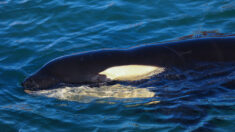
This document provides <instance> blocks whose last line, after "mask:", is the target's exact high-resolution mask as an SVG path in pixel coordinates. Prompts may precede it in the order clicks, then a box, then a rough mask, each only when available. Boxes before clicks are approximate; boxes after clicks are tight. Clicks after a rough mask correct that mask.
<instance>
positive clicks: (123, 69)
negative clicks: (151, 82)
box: [99, 65, 165, 81]
mask: <svg viewBox="0 0 235 132" xmlns="http://www.w3.org/2000/svg"><path fill="white" fill-rule="evenodd" d="M164 70H165V69H164V68H163V67H157V66H149V65H122V66H114V67H110V68H108V69H105V70H104V71H102V72H100V73H99V74H100V75H106V77H107V78H109V79H111V80H116V81H136V80H142V79H148V78H149V77H151V76H153V75H157V74H159V73H162V72H163V71H164Z"/></svg>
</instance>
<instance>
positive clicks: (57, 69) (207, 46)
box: [22, 37, 235, 91]
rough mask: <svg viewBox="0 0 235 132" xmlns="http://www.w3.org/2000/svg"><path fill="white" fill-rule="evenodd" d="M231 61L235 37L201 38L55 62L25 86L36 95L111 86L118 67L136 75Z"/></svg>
mask: <svg viewBox="0 0 235 132" xmlns="http://www.w3.org/2000/svg"><path fill="white" fill-rule="evenodd" d="M228 61H229V62H230V61H235V37H219V38H201V39H192V40H183V41H178V42H167V43H160V44H152V45H142V46H138V47H133V48H129V49H108V50H96V51H91V52H85V53H78V54H74V55H69V56H63V57H59V58H57V59H54V60H52V61H50V62H49V63H47V64H46V65H44V66H43V67H42V68H41V69H40V70H39V71H38V72H36V73H35V74H33V75H32V76H30V77H28V78H27V79H25V81H24V82H23V83H22V85H23V87H24V88H25V90H32V91H34V90H43V89H50V88H53V87H54V86H56V85H59V84H92V83H103V82H109V81H112V80H115V79H113V78H112V77H108V76H107V74H106V71H105V70H107V69H109V68H112V67H118V66H119V67H122V66H124V67H125V66H134V67H135V68H136V69H137V70H134V71H141V68H140V67H141V66H146V67H147V70H146V71H147V72H151V70H152V71H154V70H156V69H154V68H156V67H162V68H171V67H177V68H184V67H190V66H192V65H193V64H194V63H197V62H228ZM125 68H126V67H125ZM138 68H139V69H138ZM132 69H133V68H132ZM145 69H146V68H145ZM114 71H115V70H114ZM127 71H130V69H128V70H127ZM147 72H146V73H147ZM135 77H137V76H135ZM124 80H125V79H124ZM127 80H128V79H127Z"/></svg>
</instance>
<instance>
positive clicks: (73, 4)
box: [0, 0, 235, 132]
mask: <svg viewBox="0 0 235 132" xmlns="http://www.w3.org/2000/svg"><path fill="white" fill-rule="evenodd" d="M234 33H235V2H234V1H232V0H196V1H195V0H178V1H177V0H148V1H146V0H109V1H108V0H66V1H64V0H0V51H1V52H0V131H1V132H8V131H9V132H11V131H13V132H14V131H20V132H27V131H30V132H31V131H43V132H47V131H49V132H51V131H76V132H77V131H82V132H83V131H153V132H156V131H163V132H168V131H170V132H181V131H195V132H196V131H198V132H199V131H200V132H203V131H218V132H219V131H231V132H232V131H234V130H235V123H234V122H235V83H234V80H235V72H234V71H235V64H233V63H216V64H215V63H214V64H198V67H197V68H195V69H190V70H186V71H180V70H178V69H171V70H167V71H165V72H164V73H162V74H159V75H157V76H154V77H152V78H150V79H147V80H144V81H141V82H136V83H127V84H117V85H114V86H110V87H102V88H94V89H91V88H89V87H87V86H83V87H80V88H74V89H73V88H70V87H65V88H61V89H59V90H54V91H41V93H36V94H27V93H25V92H24V91H23V88H22V87H21V85H20V83H21V82H22V81H23V80H24V79H25V78H26V77H27V76H29V75H31V74H32V73H33V72H35V71H36V70H37V69H39V68H40V67H41V66H42V65H43V64H45V63H46V62H48V61H50V60H51V59H53V58H56V57H59V56H62V55H68V54H73V53H78V52H83V51H90V50H96V49H103V48H127V47H131V46H136V45H140V44H145V43H157V42H164V41H172V40H178V39H180V38H181V39H182V38H192V37H193V38H197V37H201V36H206V35H209V36H215V35H217V36H218V35H224V34H226V35H228V34H234ZM81 93H82V94H81Z"/></svg>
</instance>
